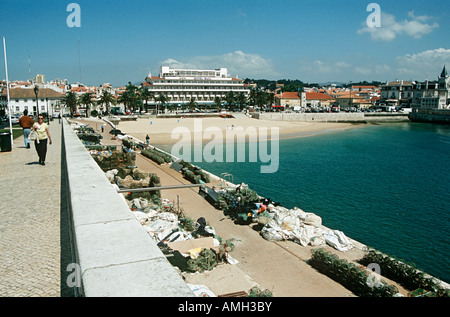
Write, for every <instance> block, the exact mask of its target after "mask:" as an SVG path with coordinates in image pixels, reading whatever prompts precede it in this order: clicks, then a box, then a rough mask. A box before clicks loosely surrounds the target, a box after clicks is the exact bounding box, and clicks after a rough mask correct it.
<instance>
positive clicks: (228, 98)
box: [225, 90, 236, 110]
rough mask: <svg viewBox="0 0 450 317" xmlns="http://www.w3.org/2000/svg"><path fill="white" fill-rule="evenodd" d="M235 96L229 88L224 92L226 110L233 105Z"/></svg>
mask: <svg viewBox="0 0 450 317" xmlns="http://www.w3.org/2000/svg"><path fill="white" fill-rule="evenodd" d="M235 98H236V97H235V95H234V92H233V91H232V90H230V91H229V92H227V93H226V95H225V101H226V102H227V107H228V110H230V109H231V108H232V107H233V105H234V102H235Z"/></svg>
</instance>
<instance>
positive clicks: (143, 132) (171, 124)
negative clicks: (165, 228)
mask: <svg viewBox="0 0 450 317" xmlns="http://www.w3.org/2000/svg"><path fill="white" fill-rule="evenodd" d="M199 125H201V126H200V128H201V133H202V136H203V138H202V141H203V142H224V141H225V140H229V139H230V138H235V135H237V134H238V133H242V132H244V133H245V132H249V131H254V132H256V135H257V137H258V138H259V133H260V131H267V138H268V139H270V138H271V132H275V129H274V128H277V129H278V137H279V139H286V138H296V137H305V136H311V135H315V134H318V133H325V132H333V133H334V132H339V131H343V130H347V129H352V128H358V127H362V126H365V125H364V124H354V123H336V122H283V121H270V120H258V119H252V118H249V117H247V116H245V115H238V116H236V118H227V119H224V118H202V119H198V118H181V119H180V118H149V119H142V118H138V119H137V120H136V121H120V122H119V124H118V125H117V128H118V129H119V130H121V131H123V132H124V133H125V132H126V133H127V134H128V135H130V136H133V137H134V138H136V139H138V140H141V141H145V137H146V136H147V135H148V136H149V137H150V143H151V144H153V145H173V144H175V143H177V142H181V141H180V140H181V136H180V135H178V136H177V135H176V132H177V131H179V132H182V131H189V132H190V133H191V138H190V139H191V140H192V139H193V137H194V131H196V130H195V129H199ZM239 131H242V132H239ZM205 132H209V134H212V135H213V136H216V138H215V139H211V137H209V138H207V137H205ZM173 134H174V138H172V135H173ZM214 134H218V135H219V136H220V135H222V136H223V138H222V140H221V139H220V137H219V138H217V135H214ZM247 138H248V136H247Z"/></svg>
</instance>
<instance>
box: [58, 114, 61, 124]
mask: <svg viewBox="0 0 450 317" xmlns="http://www.w3.org/2000/svg"><path fill="white" fill-rule="evenodd" d="M58 123H61V114H60V113H58Z"/></svg>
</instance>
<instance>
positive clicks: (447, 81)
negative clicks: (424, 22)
mask: <svg viewBox="0 0 450 317" xmlns="http://www.w3.org/2000/svg"><path fill="white" fill-rule="evenodd" d="M449 90H450V77H449V75H448V73H447V70H446V67H445V66H444V67H443V69H442V72H441V73H440V74H439V76H437V79H436V80H434V81H428V80H427V81H424V82H418V81H405V80H395V81H391V82H386V83H384V84H381V85H359V84H354V85H337V84H330V85H324V86H319V85H318V86H312V87H311V85H307V86H304V87H297V88H295V89H293V88H292V86H289V87H285V85H284V84H282V83H278V82H277V83H276V84H275V89H269V88H267V87H262V86H260V85H258V84H257V83H255V82H254V81H253V80H250V79H246V80H242V79H239V78H235V77H231V76H230V75H229V74H228V70H227V68H219V69H214V70H194V69H171V68H169V67H168V66H161V67H160V73H159V74H158V76H152V74H148V76H147V77H146V78H145V81H143V82H141V83H140V84H132V83H131V82H128V84H127V85H125V86H120V87H113V86H112V85H111V84H109V83H103V84H101V85H99V86H89V85H84V84H82V83H78V82H77V83H69V82H68V80H66V79H64V80H62V79H54V80H51V81H46V79H45V75H43V74H37V75H36V77H35V78H32V79H28V80H26V81H20V80H16V81H12V82H10V83H9V100H10V101H9V102H10V109H11V115H12V116H15V117H17V118H18V116H20V115H21V114H22V113H23V111H24V110H27V111H28V113H30V114H31V115H33V116H36V115H37V114H39V113H44V114H48V116H49V117H59V116H75V117H77V116H97V115H107V114H116V115H120V114H123V115H126V114H142V113H147V114H161V113H171V112H215V111H243V110H246V111H250V112H252V111H255V110H256V111H285V112H342V111H345V112H374V111H388V112H396V111H397V112H410V111H415V110H423V109H449V108H450V96H449ZM6 114H7V89H6V81H4V80H3V81H0V117H2V116H5V115H6Z"/></svg>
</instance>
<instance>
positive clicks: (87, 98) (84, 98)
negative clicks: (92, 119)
mask: <svg viewBox="0 0 450 317" xmlns="http://www.w3.org/2000/svg"><path fill="white" fill-rule="evenodd" d="M91 98H92V96H91V94H90V93H89V92H85V93H84V94H82V95H81V96H80V97H79V103H80V104H81V105H83V106H85V108H86V118H87V117H89V115H90V110H91V105H92V99H91Z"/></svg>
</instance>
